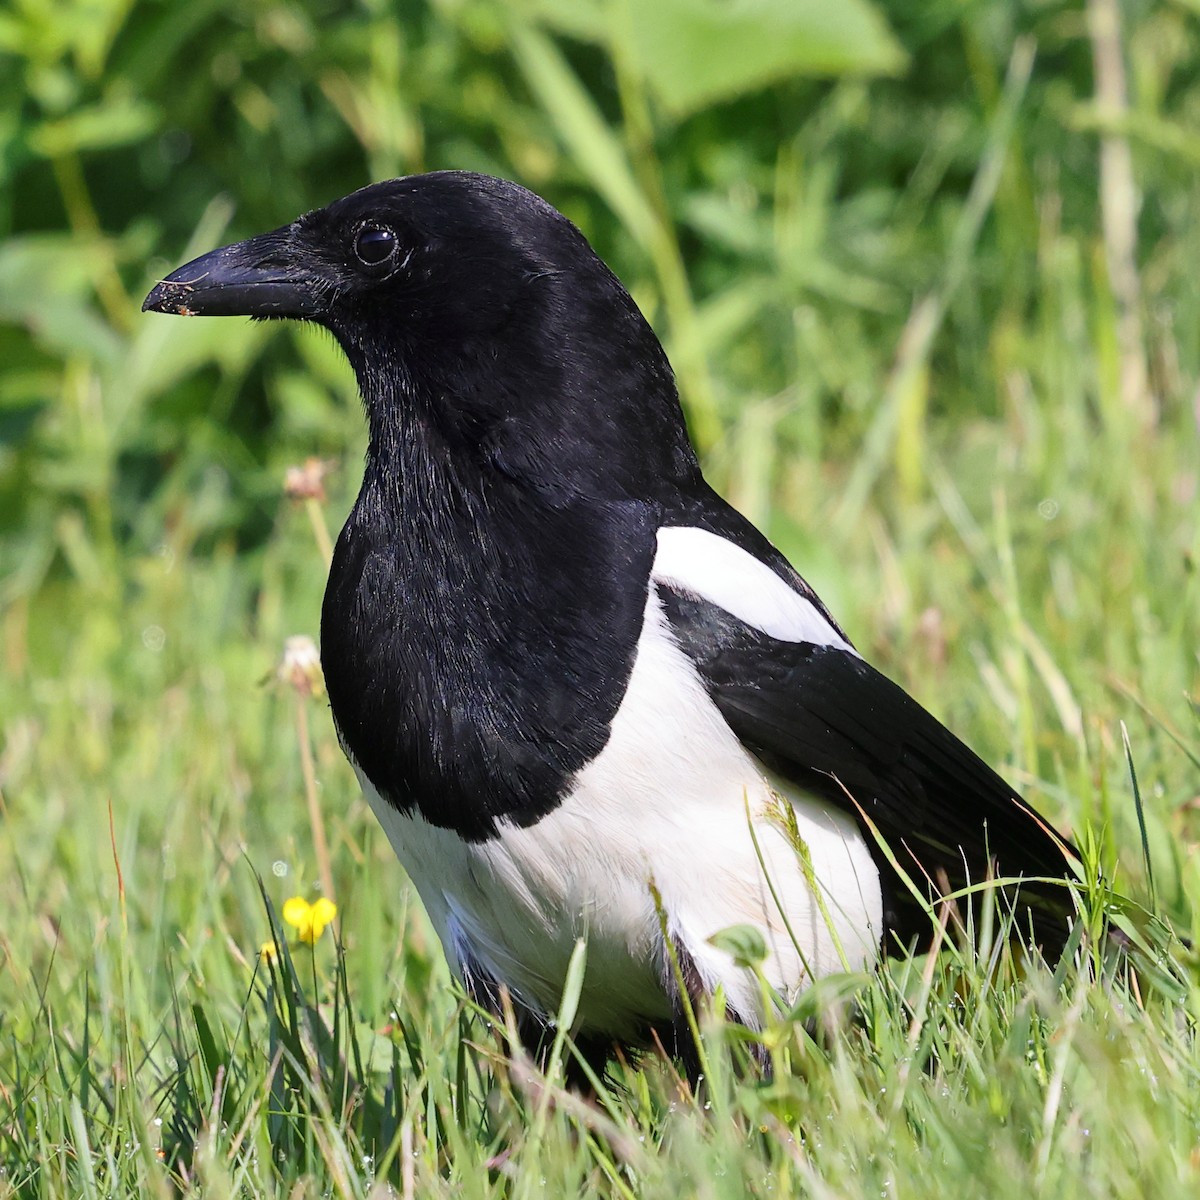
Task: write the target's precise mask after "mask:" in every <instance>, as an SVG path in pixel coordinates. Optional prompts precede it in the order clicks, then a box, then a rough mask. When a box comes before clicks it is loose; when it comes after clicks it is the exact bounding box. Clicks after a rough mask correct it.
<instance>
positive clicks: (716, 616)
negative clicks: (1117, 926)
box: [143, 171, 1074, 1055]
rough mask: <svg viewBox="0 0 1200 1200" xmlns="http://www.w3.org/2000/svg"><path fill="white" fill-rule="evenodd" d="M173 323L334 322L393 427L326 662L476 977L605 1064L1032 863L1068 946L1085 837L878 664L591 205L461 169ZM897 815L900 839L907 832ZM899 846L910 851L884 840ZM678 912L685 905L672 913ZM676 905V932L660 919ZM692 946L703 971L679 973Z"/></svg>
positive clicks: (1027, 926) (237, 273)
mask: <svg viewBox="0 0 1200 1200" xmlns="http://www.w3.org/2000/svg"><path fill="white" fill-rule="evenodd" d="M143 307H144V308H145V309H149V310H154V311H157V312H165V313H182V314H186V315H218V316H223V315H239V314H240V315H248V316H251V317H259V318H262V317H292V318H298V319H301V320H306V321H312V322H315V323H316V324H318V325H322V326H324V327H325V328H326V329H328V330H330V331H331V332H332V333H333V335H334V336H335V337H336V338H337V340H338V341H339V342H340V344H341V346H342V347H343V349H344V350H345V352H346V354H347V355H348V357H349V359H350V362H351V364H352V365H353V367H354V370H355V372H356V375H357V378H358V384H359V387H360V389H361V392H362V397H363V401H364V404H365V407H366V412H367V417H368V420H369V423H370V441H369V448H368V450H367V456H366V468H365V474H364V478H363V483H362V489H361V491H360V492H359V495H358V500H357V502H356V503H355V505H354V508H353V510H352V511H351V513H350V516H349V518H348V519H347V521H346V525H345V527H344V528H343V530H342V532H341V536H340V537H339V538H338V542H337V548H336V552H335V554H334V559H333V567H332V570H331V572H330V577H329V584H328V588H327V591H326V593H325V603H324V608H323V611H322V617H321V654H322V662H323V666H324V671H325V677H326V682H327V686H328V692H329V699H330V704H331V707H332V711H333V717H334V720H335V722H336V725H337V730H338V734H339V736H340V738H341V742H342V745H343V747H344V749H345V752H346V755H347V757H348V758H349V759H350V762H351V763H352V764H353V766H354V769H355V771H356V772H357V774H358V777H359V780H360V782H361V784H362V788H363V791H364V792H365V794H366V796H367V798H368V800H369V801H370V804H371V807H372V808H373V809H374V811H375V814H376V816H377V817H378V818H379V821H380V823H381V824H382V826H383V828H384V829H385V830H386V832H387V836H388V838H389V839H390V840H391V843H392V846H393V847H394V849H395V851H396V854H397V855H398V856H399V858H400V861H401V863H402V864H403V865H404V868H405V870H406V871H407V872H408V874H409V876H410V877H411V879H412V881H413V883H414V884H415V885H416V888H417V891H418V892H419V893H420V896H421V899H422V901H423V902H424V905H425V908H426V909H427V911H428V913H429V916H430V919H431V920H432V922H433V925H434V926H435V928H436V929H437V932H438V935H439V937H440V938H441V941H442V945H443V947H444V949H445V952H446V955H447V958H448V959H449V961H450V964H451V966H452V968H453V969H454V971H455V972H456V973H457V974H458V976H459V977H460V978H461V980H462V981H463V982H464V984H465V985H466V986H467V987H468V988H469V989H470V990H471V991H472V992H473V993H474V994H475V995H476V996H477V997H478V998H479V999H480V1000H481V1001H482V1002H484V1003H486V1004H490V1005H493V1006H494V1005H495V1004H496V1003H497V1000H498V996H499V994H500V988H501V987H502V986H503V987H504V988H507V990H508V992H509V994H510V995H511V997H512V1000H513V1002H514V1004H515V1005H516V1006H517V1008H518V1011H519V1012H520V1013H521V1014H522V1016H523V1018H524V1019H525V1020H526V1022H527V1024H528V1026H529V1027H530V1028H536V1027H537V1026H538V1025H539V1024H544V1023H546V1022H548V1021H552V1020H553V1016H554V1014H555V1012H556V1011H557V1009H558V1006H559V1001H560V996H561V991H562V986H563V982H564V975H565V972H566V969H567V965H568V962H569V960H570V958H571V954H572V950H573V948H574V946H575V944H576V940H577V939H579V938H586V942H587V959H586V972H585V978H584V983H583V988H582V992H581V995H580V1001H579V1009H578V1018H577V1032H578V1035H579V1037H580V1039H581V1041H582V1043H583V1044H585V1045H589V1046H591V1047H593V1048H598V1050H597V1052H598V1053H599V1054H600V1055H603V1053H604V1051H605V1049H606V1048H607V1047H609V1046H611V1045H612V1044H613V1043H614V1042H628V1043H633V1044H637V1043H644V1041H645V1039H646V1038H647V1037H648V1036H649V1032H650V1031H651V1030H656V1031H660V1033H665V1034H671V1033H672V1031H674V1032H676V1033H677V1032H678V1031H679V1029H680V1028H681V1027H682V1022H681V1008H682V1005H681V996H680V988H679V982H678V981H679V979H680V978H682V980H683V983H684V986H685V987H686V989H687V991H688V992H690V993H691V999H692V1000H695V1001H697V1002H699V1001H701V1000H703V999H704V998H706V997H709V996H711V995H712V994H713V993H714V992H715V991H716V989H717V988H718V986H720V987H721V988H722V989H723V994H724V997H725V1001H726V1004H727V1007H728V1009H729V1011H730V1012H731V1013H733V1014H734V1015H735V1016H736V1017H737V1018H739V1019H740V1020H742V1021H744V1022H746V1023H748V1024H750V1025H752V1026H753V1025H757V1024H759V1023H761V1021H762V1019H763V1013H762V1011H761V1003H762V1001H761V988H760V987H759V986H758V984H757V982H756V981H755V979H754V978H753V976H752V975H751V974H750V973H748V972H747V971H746V970H745V969H743V968H741V967H738V966H737V965H735V963H734V961H733V959H732V958H731V957H730V955H729V954H728V953H726V952H725V951H724V950H722V949H719V948H718V947H717V946H716V945H714V944H713V942H712V940H711V939H712V938H713V935H714V934H716V933H718V932H719V931H721V930H724V929H726V928H727V927H729V926H734V925H739V924H750V925H753V926H756V927H757V928H758V929H759V930H760V931H761V933H762V935H763V937H764V939H765V943H766V945H767V947H768V950H769V955H768V957H767V959H766V960H765V963H764V970H765V974H766V977H767V979H768V980H769V981H770V983H771V984H773V985H774V987H775V988H777V989H778V990H779V992H781V993H783V994H785V995H787V994H794V993H795V992H796V991H797V989H799V988H800V987H801V986H802V985H803V984H805V982H806V981H809V980H812V979H814V978H816V977H819V976H822V975H825V974H828V973H830V972H834V971H839V970H843V969H861V968H863V967H868V966H870V965H872V964H874V963H875V962H876V961H877V959H878V958H879V956H880V954H881V953H886V952H888V951H889V950H893V949H895V948H897V947H902V946H905V945H907V944H910V943H912V942H913V941H915V940H917V939H924V940H928V938H929V936H930V932H931V925H930V921H929V917H928V914H927V912H926V910H925V909H924V908H923V906H922V904H921V902H920V901H919V900H918V898H917V897H916V896H914V895H913V894H912V891H911V889H910V887H909V886H908V884H906V883H905V882H903V881H902V879H901V876H900V875H899V873H898V872H897V870H896V869H895V866H893V865H892V863H891V862H890V861H889V857H888V855H887V854H886V853H885V852H884V851H883V850H882V849H881V848H880V845H879V839H880V838H882V840H883V841H884V842H886V843H887V845H888V846H889V847H890V853H891V855H892V856H893V857H894V860H895V863H897V864H898V865H899V866H900V868H901V869H902V870H903V872H904V873H905V874H906V875H907V877H908V878H909V880H911V881H915V882H916V885H917V887H918V889H919V890H921V891H922V892H925V893H927V894H928V895H930V896H933V895H935V894H936V893H937V892H939V891H944V890H945V889H959V888H963V887H966V886H967V885H969V884H972V883H974V884H979V883H981V882H983V881H984V880H985V879H986V878H987V877H988V876H989V874H991V873H998V874H999V875H1001V876H1008V877H1023V878H1026V879H1028V880H1030V882H1026V883H1024V884H1023V885H1022V886H1021V888H1020V890H1019V895H1018V896H1017V898H1016V901H1015V903H1016V904H1017V905H1018V909H1017V911H1018V924H1019V926H1020V927H1021V928H1022V929H1024V930H1026V931H1030V930H1031V931H1032V933H1033V935H1034V937H1035V938H1036V939H1037V941H1038V942H1039V943H1040V944H1041V945H1042V946H1043V947H1044V948H1045V949H1046V950H1047V951H1048V952H1051V953H1053V952H1056V951H1057V950H1058V949H1059V948H1061V946H1062V944H1063V941H1064V937H1065V935H1066V933H1067V929H1068V923H1069V914H1070V912H1071V902H1070V892H1069V890H1068V889H1066V888H1064V887H1063V886H1062V884H1061V882H1059V883H1057V884H1055V883H1047V882H1045V880H1046V879H1047V878H1049V879H1051V880H1058V881H1061V880H1062V879H1063V878H1064V876H1068V875H1069V874H1070V873H1071V868H1070V863H1071V861H1072V860H1073V857H1074V855H1073V851H1072V849H1071V847H1070V846H1069V844H1068V843H1066V842H1065V841H1064V840H1063V839H1062V838H1060V837H1058V836H1057V835H1056V834H1055V833H1054V831H1053V830H1052V829H1050V828H1049V827H1048V826H1047V825H1046V824H1045V823H1044V822H1043V821H1042V820H1041V819H1040V818H1039V817H1038V816H1037V814H1036V813H1034V812H1033V811H1032V810H1031V809H1030V808H1029V807H1028V806H1026V805H1025V804H1024V803H1023V802H1022V801H1021V800H1020V799H1019V798H1018V797H1017V796H1016V795H1015V794H1014V792H1013V790H1012V789H1011V788H1010V787H1009V786H1008V785H1007V784H1006V783H1005V782H1004V781H1003V780H1002V779H1001V778H1000V777H999V776H998V775H996V774H995V773H994V772H993V771H992V770H991V769H990V768H988V767H987V766H986V765H985V764H984V763H983V762H982V761H981V760H980V759H979V758H977V757H976V756H975V755H974V754H973V753H972V752H971V751H970V750H969V749H967V747H966V746H964V745H963V744H962V743H961V742H960V741H959V740H958V739H957V738H955V737H954V735H953V734H951V733H949V732H948V731H947V730H946V729H945V728H944V727H943V726H942V725H940V724H939V723H938V722H937V721H936V720H935V719H934V718H933V717H931V716H930V715H929V714H928V713H926V712H925V710H924V709H922V708H921V707H920V705H918V704H917V703H916V702H915V701H914V700H912V699H911V698H910V697H909V696H908V695H907V694H906V693H905V692H903V691H902V690H901V689H900V688H899V687H897V686H896V685H895V684H893V683H891V682H889V681H888V680H887V679H886V678H884V677H883V676H882V675H880V674H879V673H878V672H876V671H875V670H873V669H872V668H871V667H870V666H869V665H868V664H867V663H866V662H864V661H863V659H862V657H861V656H860V655H859V653H858V652H857V651H856V650H855V648H854V646H853V645H852V644H851V642H850V640H849V639H848V638H847V636H846V635H845V634H844V633H843V632H842V630H841V629H840V628H839V626H838V625H837V623H836V622H835V621H834V619H833V618H832V617H831V616H830V614H829V612H828V611H827V610H826V608H825V606H824V605H823V604H822V603H821V601H820V599H819V598H818V597H817V595H816V594H815V593H814V592H813V590H812V589H811V588H810V587H809V586H808V584H806V583H805V581H804V580H803V579H802V578H801V577H800V575H799V574H797V572H796V571H795V570H794V569H793V568H792V567H791V566H790V565H789V563H788V562H787V561H786V560H785V559H784V558H783V556H782V555H781V554H780V553H779V552H778V551H777V550H776V549H775V548H774V547H773V546H772V545H771V544H770V543H769V542H768V541H767V539H766V538H765V537H763V535H762V534H761V533H759V532H758V530H757V529H755V528H754V527H753V526H752V525H751V524H750V523H749V522H748V521H747V520H746V519H745V518H743V517H742V516H740V515H739V514H738V513H737V512H735V511H734V510H733V509H732V508H730V506H729V505H728V504H726V503H725V502H724V501H723V500H722V499H721V498H720V497H719V496H718V495H716V493H715V492H713V491H712V490H711V489H710V488H709V486H708V485H707V484H706V483H705V481H704V479H703V477H702V476H701V473H700V467H699V464H698V462H697V459H696V454H695V452H694V451H693V448H692V445H691V443H690V441H689V439H688V434H687V430H686V427H685V424H684V418H683V414H682V411H681V409H680V404H679V399H678V395H677V392H676V388H675V383H674V379H673V376H672V372H671V367H670V364H669V363H668V361H667V358H666V355H665V354H664V352H663V349H662V346H661V345H660V344H659V342H658V339H657V338H656V337H655V335H654V333H653V331H652V330H651V328H650V326H649V324H648V323H647V322H646V320H645V318H644V317H643V316H642V314H641V312H640V311H639V310H638V308H637V306H636V305H635V304H634V302H633V300H632V299H631V298H630V296H629V294H628V292H626V290H625V289H624V288H623V287H622V286H621V284H620V283H619V282H618V280H617V279H616V278H615V276H614V275H613V274H612V273H611V272H610V271H609V270H608V268H607V267H606V266H605V265H604V263H603V262H601V261H600V259H599V258H598V257H597V256H596V254H595V253H594V252H593V250H592V249H591V247H590V246H589V244H588V242H587V240H586V239H585V238H584V237H583V235H582V234H581V233H580V232H579V230H578V229H576V228H575V227H574V226H573V225H572V224H571V223H570V222H569V221H568V220H567V219H566V218H565V217H563V216H562V215H561V214H560V213H558V212H557V211H556V210H555V209H554V208H552V207H551V206H550V205H549V204H547V203H545V202H544V201H543V200H541V199H539V198H538V197H537V196H535V195H533V194H532V193H530V192H528V191H526V190H525V189H523V188H521V187H519V186H517V185H516V184H513V183H507V182H504V181H502V180H499V179H493V178H489V177H487V176H484V175H475V174H468V173H464V172H456V171H447V172H438V173H435V174H429V175H420V176H414V177H412V178H407V179H397V180H392V181H390V182H386V183H378V184H375V185H372V186H370V187H367V188H363V189H362V190H361V191H358V192H355V193H353V194H352V195H350V196H346V197H345V198H343V199H341V200H338V201H336V202H334V203H333V204H330V205H329V206H328V207H327V208H323V209H320V210H318V211H316V212H311V213H308V214H306V215H305V216H302V217H300V218H298V219H297V220H295V221H293V222H292V223H291V224H290V225H285V226H283V227H282V228H280V229H277V230H275V231H274V232H272V233H266V234H263V235H261V236H259V237H254V238H250V239H249V240H247V241H244V242H239V243H237V244H236V245H232V246H226V247H224V248H223V249H219V250H214V251H213V252H212V253H210V254H206V255H204V256H203V257H201V258H198V259H196V260H195V261H194V262H190V263H188V264H187V265H186V266H184V267H181V268H180V269H179V270H177V271H175V272H174V273H173V274H171V275H170V276H168V277H167V278H166V279H165V280H163V281H162V282H161V283H159V284H158V285H157V286H156V287H155V288H154V290H153V291H152V292H151V293H150V294H149V296H148V297H147V298H146V301H145V304H144V306H143ZM872 827H873V828H872ZM876 834H878V836H876ZM656 897H657V899H656ZM660 914H661V916H662V917H664V918H665V928H666V931H667V938H669V940H670V942H671V943H672V945H671V947H670V949H671V950H673V952H674V954H673V955H672V954H671V953H669V952H668V946H667V944H666V942H665V940H664V937H663V933H662V928H663V926H662V925H661V924H660ZM672 957H674V958H675V959H676V961H677V963H678V964H679V969H678V970H677V969H676V968H675V966H673V965H672V963H671V958H672Z"/></svg>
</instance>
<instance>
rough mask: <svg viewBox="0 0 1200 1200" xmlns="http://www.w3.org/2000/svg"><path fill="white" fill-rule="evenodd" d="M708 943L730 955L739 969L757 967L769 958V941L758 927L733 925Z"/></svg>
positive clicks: (715, 935)
mask: <svg viewBox="0 0 1200 1200" xmlns="http://www.w3.org/2000/svg"><path fill="white" fill-rule="evenodd" d="M708 941H709V944H710V945H712V946H715V947H716V948H717V949H718V950H724V951H725V953H726V954H728V955H730V956H731V957H732V958H733V961H734V962H735V963H736V964H737V965H738V966H739V967H755V966H757V965H758V964H759V963H761V962H763V961H764V960H765V959H766V957H767V941H766V938H764V937H763V934H762V930H761V929H759V928H758V926H757V925H731V926H730V927H729V928H728V929H722V930H721V931H720V932H718V933H714V934H713V935H712V937H710V938H709V939H708Z"/></svg>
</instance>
